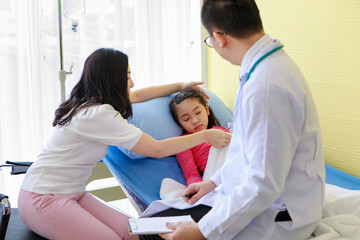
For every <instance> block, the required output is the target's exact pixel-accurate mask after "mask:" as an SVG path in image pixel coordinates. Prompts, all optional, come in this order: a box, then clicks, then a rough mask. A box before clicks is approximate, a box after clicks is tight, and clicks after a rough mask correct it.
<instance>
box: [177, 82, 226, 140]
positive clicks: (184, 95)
mask: <svg viewBox="0 0 360 240" xmlns="http://www.w3.org/2000/svg"><path fill="white" fill-rule="evenodd" d="M189 98H194V99H196V100H198V101H199V103H200V104H201V105H203V106H204V107H205V108H206V105H207V103H206V101H205V99H204V97H203V96H201V95H200V94H199V93H198V92H197V91H195V90H192V89H185V90H182V91H181V92H179V93H178V94H176V95H175V97H174V98H173V99H172V100H171V102H170V113H171V115H172V117H173V118H174V120H175V122H176V123H177V124H178V125H179V126H181V124H180V122H179V116H178V115H177V112H176V106H177V105H179V104H180V103H182V102H183V101H185V100H186V99H189ZM208 119H209V122H208V125H207V129H210V128H212V127H213V126H220V123H219V121H218V120H217V118H216V117H215V114H214V113H213V111H212V110H211V108H210V107H209V116H208ZM181 127H182V126H181ZM184 133H186V132H185V130H184Z"/></svg>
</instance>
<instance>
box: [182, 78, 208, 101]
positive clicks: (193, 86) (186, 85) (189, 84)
mask: <svg viewBox="0 0 360 240" xmlns="http://www.w3.org/2000/svg"><path fill="white" fill-rule="evenodd" d="M203 83H204V82H194V81H192V82H184V83H183V86H182V88H181V90H184V89H187V88H191V89H194V90H195V91H197V92H198V93H200V95H202V96H203V97H204V99H205V101H207V100H208V99H210V97H209V95H208V94H207V93H206V91H205V90H204V89H203V88H201V87H200V86H199V85H202V84H203Z"/></svg>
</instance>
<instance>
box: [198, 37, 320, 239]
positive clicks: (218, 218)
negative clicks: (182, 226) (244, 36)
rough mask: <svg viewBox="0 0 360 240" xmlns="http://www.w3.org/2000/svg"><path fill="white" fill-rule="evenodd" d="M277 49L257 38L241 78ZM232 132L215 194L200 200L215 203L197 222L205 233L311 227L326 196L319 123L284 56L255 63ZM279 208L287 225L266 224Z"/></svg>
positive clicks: (238, 103) (215, 235)
mask: <svg viewBox="0 0 360 240" xmlns="http://www.w3.org/2000/svg"><path fill="white" fill-rule="evenodd" d="M280 45H281V43H280V42H279V41H278V40H273V39H271V38H270V37H269V36H268V35H265V36H264V37H262V38H261V39H260V40H259V41H258V42H256V43H255V44H254V45H253V46H252V47H251V49H250V50H249V51H248V52H247V53H246V55H245V57H244V59H243V62H242V64H241V70H240V77H242V76H243V75H245V74H247V73H248V72H249V70H250V68H251V67H252V66H253V64H254V63H255V62H256V61H257V60H258V59H259V58H260V57H261V56H263V55H264V54H266V53H267V52H269V51H270V50H272V49H274V48H276V47H278V46H280ZM232 126H233V135H232V140H231V143H230V146H229V150H228V155H227V160H226V163H225V165H224V166H223V167H222V169H221V170H220V171H218V172H217V174H216V175H215V176H213V177H212V180H213V181H214V182H215V183H216V185H217V188H216V189H215V192H214V193H212V194H209V196H205V197H204V199H203V201H204V200H205V199H206V198H209V202H212V205H213V208H212V210H211V211H210V212H209V213H208V214H206V215H205V216H204V217H203V218H202V219H201V220H200V222H199V228H200V230H201V232H202V233H203V235H204V236H205V237H206V238H208V239H233V238H235V239H238V237H239V236H241V231H244V230H246V229H247V228H248V229H250V228H254V229H256V227H258V228H259V229H257V230H258V231H260V232H261V231H262V232H266V231H268V230H267V228H272V229H274V226H275V227H277V228H278V229H284V230H285V232H291V231H293V232H296V229H301V228H303V227H304V226H305V227H306V226H314V227H315V225H316V223H317V222H318V221H319V220H320V219H321V217H322V216H321V215H322V209H323V203H324V191H325V183H324V179H325V169H324V160H323V152H322V140H321V133H320V126H319V120H318V116H317V112H316V108H315V104H314V101H313V98H312V96H311V93H310V90H309V88H308V85H307V83H306V81H305V78H304V76H303V74H302V73H301V71H300V70H299V68H298V67H297V65H296V64H295V63H294V62H293V60H292V59H291V58H290V57H289V56H288V55H287V54H286V52H285V51H284V50H279V51H276V52H274V53H272V54H271V55H269V56H268V57H267V58H265V59H264V60H263V61H261V62H260V63H259V65H257V67H256V68H255V70H254V72H253V73H252V74H251V77H250V78H249V80H248V81H247V82H246V84H245V85H244V86H243V88H242V89H241V88H239V90H238V93H237V96H236V101H235V104H234V119H233V125H232ZM210 198H212V200H210ZM213 201H214V202H213ZM283 210H287V211H288V212H289V214H290V216H291V219H292V221H287V222H274V219H272V217H270V218H269V216H274V217H275V216H276V214H277V213H278V212H279V211H283ZM269 213H270V215H269ZM262 214H264V215H265V214H267V218H268V220H266V221H267V222H268V223H267V224H265V225H266V226H265V227H264V226H260V225H259V226H255V225H256V224H257V222H256V221H254V219H256V218H258V217H259V216H262ZM271 214H272V215H271ZM269 219H270V220H269ZM248 229H247V231H248ZM277 231H278V230H277ZM310 233H311V232H310ZM306 234H309V233H306ZM270 235H271V234H270ZM270 235H269V236H270ZM254 236H255V235H254ZM284 237H285V236H284ZM258 238H259V239H260V238H263V237H261V236H260V235H259V237H258Z"/></svg>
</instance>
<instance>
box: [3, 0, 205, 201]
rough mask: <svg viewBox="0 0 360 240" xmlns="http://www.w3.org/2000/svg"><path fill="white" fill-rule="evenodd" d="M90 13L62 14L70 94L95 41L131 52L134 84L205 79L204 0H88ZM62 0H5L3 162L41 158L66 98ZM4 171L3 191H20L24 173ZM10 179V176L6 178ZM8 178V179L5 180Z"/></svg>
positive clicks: (94, 46)
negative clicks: (62, 77) (63, 89)
mask: <svg viewBox="0 0 360 240" xmlns="http://www.w3.org/2000/svg"><path fill="white" fill-rule="evenodd" d="M85 6H86V14H85V15H83V16H81V17H80V18H79V19H78V23H79V25H78V28H77V31H74V30H72V20H71V19H68V18H66V17H63V21H62V24H63V26H62V29H63V60H64V62H63V63H64V64H63V67H64V70H66V71H69V70H70V66H71V64H72V63H73V64H74V67H73V68H72V74H70V75H68V76H67V78H66V96H69V93H70V91H71V89H72V88H73V86H74V85H75V84H76V82H77V81H78V79H79V77H80V74H81V70H82V67H83V64H84V61H85V59H86V58H87V57H88V56H89V55H90V54H91V53H92V52H93V51H94V50H96V49H97V48H100V47H112V48H116V49H119V50H121V51H123V52H125V53H126V54H128V56H129V61H130V63H129V64H130V67H131V72H132V77H133V80H134V82H135V89H136V88H141V87H145V86H149V85H157V84H162V83H171V82H177V81H192V80H201V53H200V43H201V40H200V1H194V0H152V1H148V0H103V1H97V0H86V1H85ZM59 70H60V54H59V28H58V2H57V1H55V0H53V1H49V0H32V1H27V0H0V151H1V152H0V163H1V164H3V163H4V162H5V160H11V161H35V160H36V157H37V155H38V154H39V153H40V151H41V149H42V147H43V146H44V145H45V143H46V140H47V139H48V138H49V137H50V135H51V131H52V125H51V124H52V120H53V117H54V111H55V110H56V108H57V107H58V105H59V104H60V82H59V77H58V74H59ZM8 175H9V174H8V172H7V171H0V192H5V193H7V194H9V195H11V194H14V195H15V196H16V194H17V191H18V190H19V186H20V183H21V180H22V178H23V176H8ZM4 179H5V180H4ZM4 182H6V184H4Z"/></svg>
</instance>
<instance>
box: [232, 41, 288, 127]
mask: <svg viewBox="0 0 360 240" xmlns="http://www.w3.org/2000/svg"><path fill="white" fill-rule="evenodd" d="M283 47H284V45H280V46H278V47H276V48H274V49H272V50H270V51H269V52H267V53H265V54H264V55H263V56H261V57H260V58H259V59H258V60H257V61H256V62H255V63H254V65H252V67H251V68H250V71H249V72H248V74H247V76H246V78H245V80H244V81H243V80H241V83H240V90H239V91H241V90H242V88H243V87H244V85H245V83H246V82H247V80H249V78H250V75H251V74H252V72H253V71H254V69H255V68H256V66H257V65H258V64H259V63H260V62H261V61H262V60H264V59H265V58H266V57H268V56H269V55H271V54H273V53H274V52H276V51H278V50H280V49H282V48H283ZM235 104H236V103H235ZM236 114H237V111H236V112H235V113H234V116H233V119H234V118H235V116H236ZM232 125H233V124H232Z"/></svg>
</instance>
